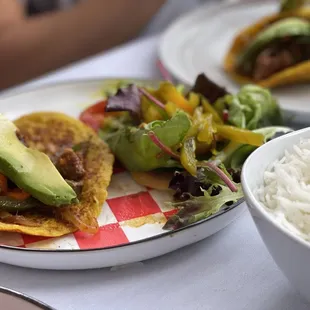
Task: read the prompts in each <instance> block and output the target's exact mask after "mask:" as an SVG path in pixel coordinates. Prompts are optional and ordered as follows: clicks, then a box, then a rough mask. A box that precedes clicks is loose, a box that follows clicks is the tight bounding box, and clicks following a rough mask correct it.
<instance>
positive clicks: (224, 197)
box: [163, 184, 243, 230]
mask: <svg viewBox="0 0 310 310" xmlns="http://www.w3.org/2000/svg"><path fill="white" fill-rule="evenodd" d="M236 186H237V188H238V191H237V192H232V191H231V190H230V189H229V188H228V187H227V186H223V185H220V184H213V186H212V187H210V188H209V189H208V190H203V193H204V195H203V196H200V197H194V196H191V197H190V199H188V200H186V201H179V202H167V203H166V204H167V205H169V206H172V207H174V208H179V209H180V210H179V211H178V212H177V213H176V214H175V215H173V216H171V217H170V218H169V219H168V221H167V223H166V224H165V226H164V227H163V229H166V230H173V229H176V228H180V227H184V226H186V225H190V224H193V223H195V222H198V221H201V220H204V219H206V218H208V217H210V216H212V215H214V214H215V213H217V212H219V211H220V209H221V208H222V207H223V206H225V205H227V204H228V203H230V204H231V203H235V202H237V201H238V200H239V199H241V198H243V191H242V188H241V184H236ZM214 187H220V188H221V190H220V191H219V193H218V194H217V195H213V194H212V190H213V188H214Z"/></svg>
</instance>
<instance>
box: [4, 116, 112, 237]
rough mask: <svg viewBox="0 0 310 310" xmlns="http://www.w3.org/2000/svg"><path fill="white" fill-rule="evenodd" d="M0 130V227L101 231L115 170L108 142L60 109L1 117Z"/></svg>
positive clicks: (34, 231) (44, 232) (53, 232)
mask: <svg viewBox="0 0 310 310" xmlns="http://www.w3.org/2000/svg"><path fill="white" fill-rule="evenodd" d="M0 128H1V135H0V231H15V232H20V233H26V234H31V235H40V236H49V237H55V236H61V235H64V234H67V233H69V232H74V231H76V230H82V231H85V232H89V233H94V232H96V231H97V229H98V223H97V217H98V215H99V213H100V207H101V205H102V204H103V202H104V200H105V198H106V194H107V192H106V188H107V186H108V184H109V181H110V177H111V174H112V165H113V156H112V155H111V154H110V153H109V150H108V148H107V146H106V144H105V143H104V142H102V141H101V140H100V139H98V138H97V137H96V135H95V134H94V133H93V132H92V131H91V130H89V128H87V127H86V126H85V125H83V124H82V123H81V122H79V121H78V120H75V119H72V118H70V117H67V116H65V115H63V114H61V113H34V114H30V115H26V116H24V117H22V118H20V119H18V120H17V121H16V122H15V124H14V123H13V122H11V121H9V120H8V119H6V118H5V117H4V116H2V115H0ZM95 158H97V159H98V160H100V162H96V161H95Z"/></svg>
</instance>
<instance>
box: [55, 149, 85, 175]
mask: <svg viewBox="0 0 310 310" xmlns="http://www.w3.org/2000/svg"><path fill="white" fill-rule="evenodd" d="M56 168H57V169H58V171H59V172H60V174H61V175H62V176H63V178H65V179H68V180H71V181H80V180H82V179H83V177H84V175H85V169H84V167H83V160H82V159H81V158H80V157H79V156H78V154H76V153H75V152H74V151H73V150H72V149H70V148H66V149H64V151H63V153H62V154H61V155H60V156H59V157H58V159H57V161H56Z"/></svg>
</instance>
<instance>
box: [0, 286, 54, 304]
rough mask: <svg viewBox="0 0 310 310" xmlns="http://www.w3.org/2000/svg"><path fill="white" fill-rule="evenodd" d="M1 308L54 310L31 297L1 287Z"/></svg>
mask: <svg viewBox="0 0 310 310" xmlns="http://www.w3.org/2000/svg"><path fill="white" fill-rule="evenodd" d="M0 305H1V306H0V308H1V309H3V310H53V309H52V308H51V307H50V306H48V305H46V304H44V303H42V302H40V301H38V300H36V299H33V298H32V297H30V296H27V295H24V294H22V293H19V292H16V291H13V290H11V289H7V288H4V287H1V286H0Z"/></svg>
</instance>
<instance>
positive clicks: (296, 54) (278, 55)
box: [251, 39, 310, 81]
mask: <svg viewBox="0 0 310 310" xmlns="http://www.w3.org/2000/svg"><path fill="white" fill-rule="evenodd" d="M308 59H310V43H309V42H300V41H298V40H294V39H283V40H281V41H278V42H275V43H273V44H272V45H270V46H268V47H267V48H265V49H264V50H262V51H261V52H260V53H259V54H258V56H257V58H256V60H255V63H254V66H253V70H252V74H251V75H252V78H253V79H254V80H255V81H260V80H263V79H266V78H268V77H270V76H271V75H273V74H275V73H277V72H280V71H282V70H284V69H287V68H289V67H291V66H294V65H296V64H298V63H300V62H302V61H305V60H308Z"/></svg>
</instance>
